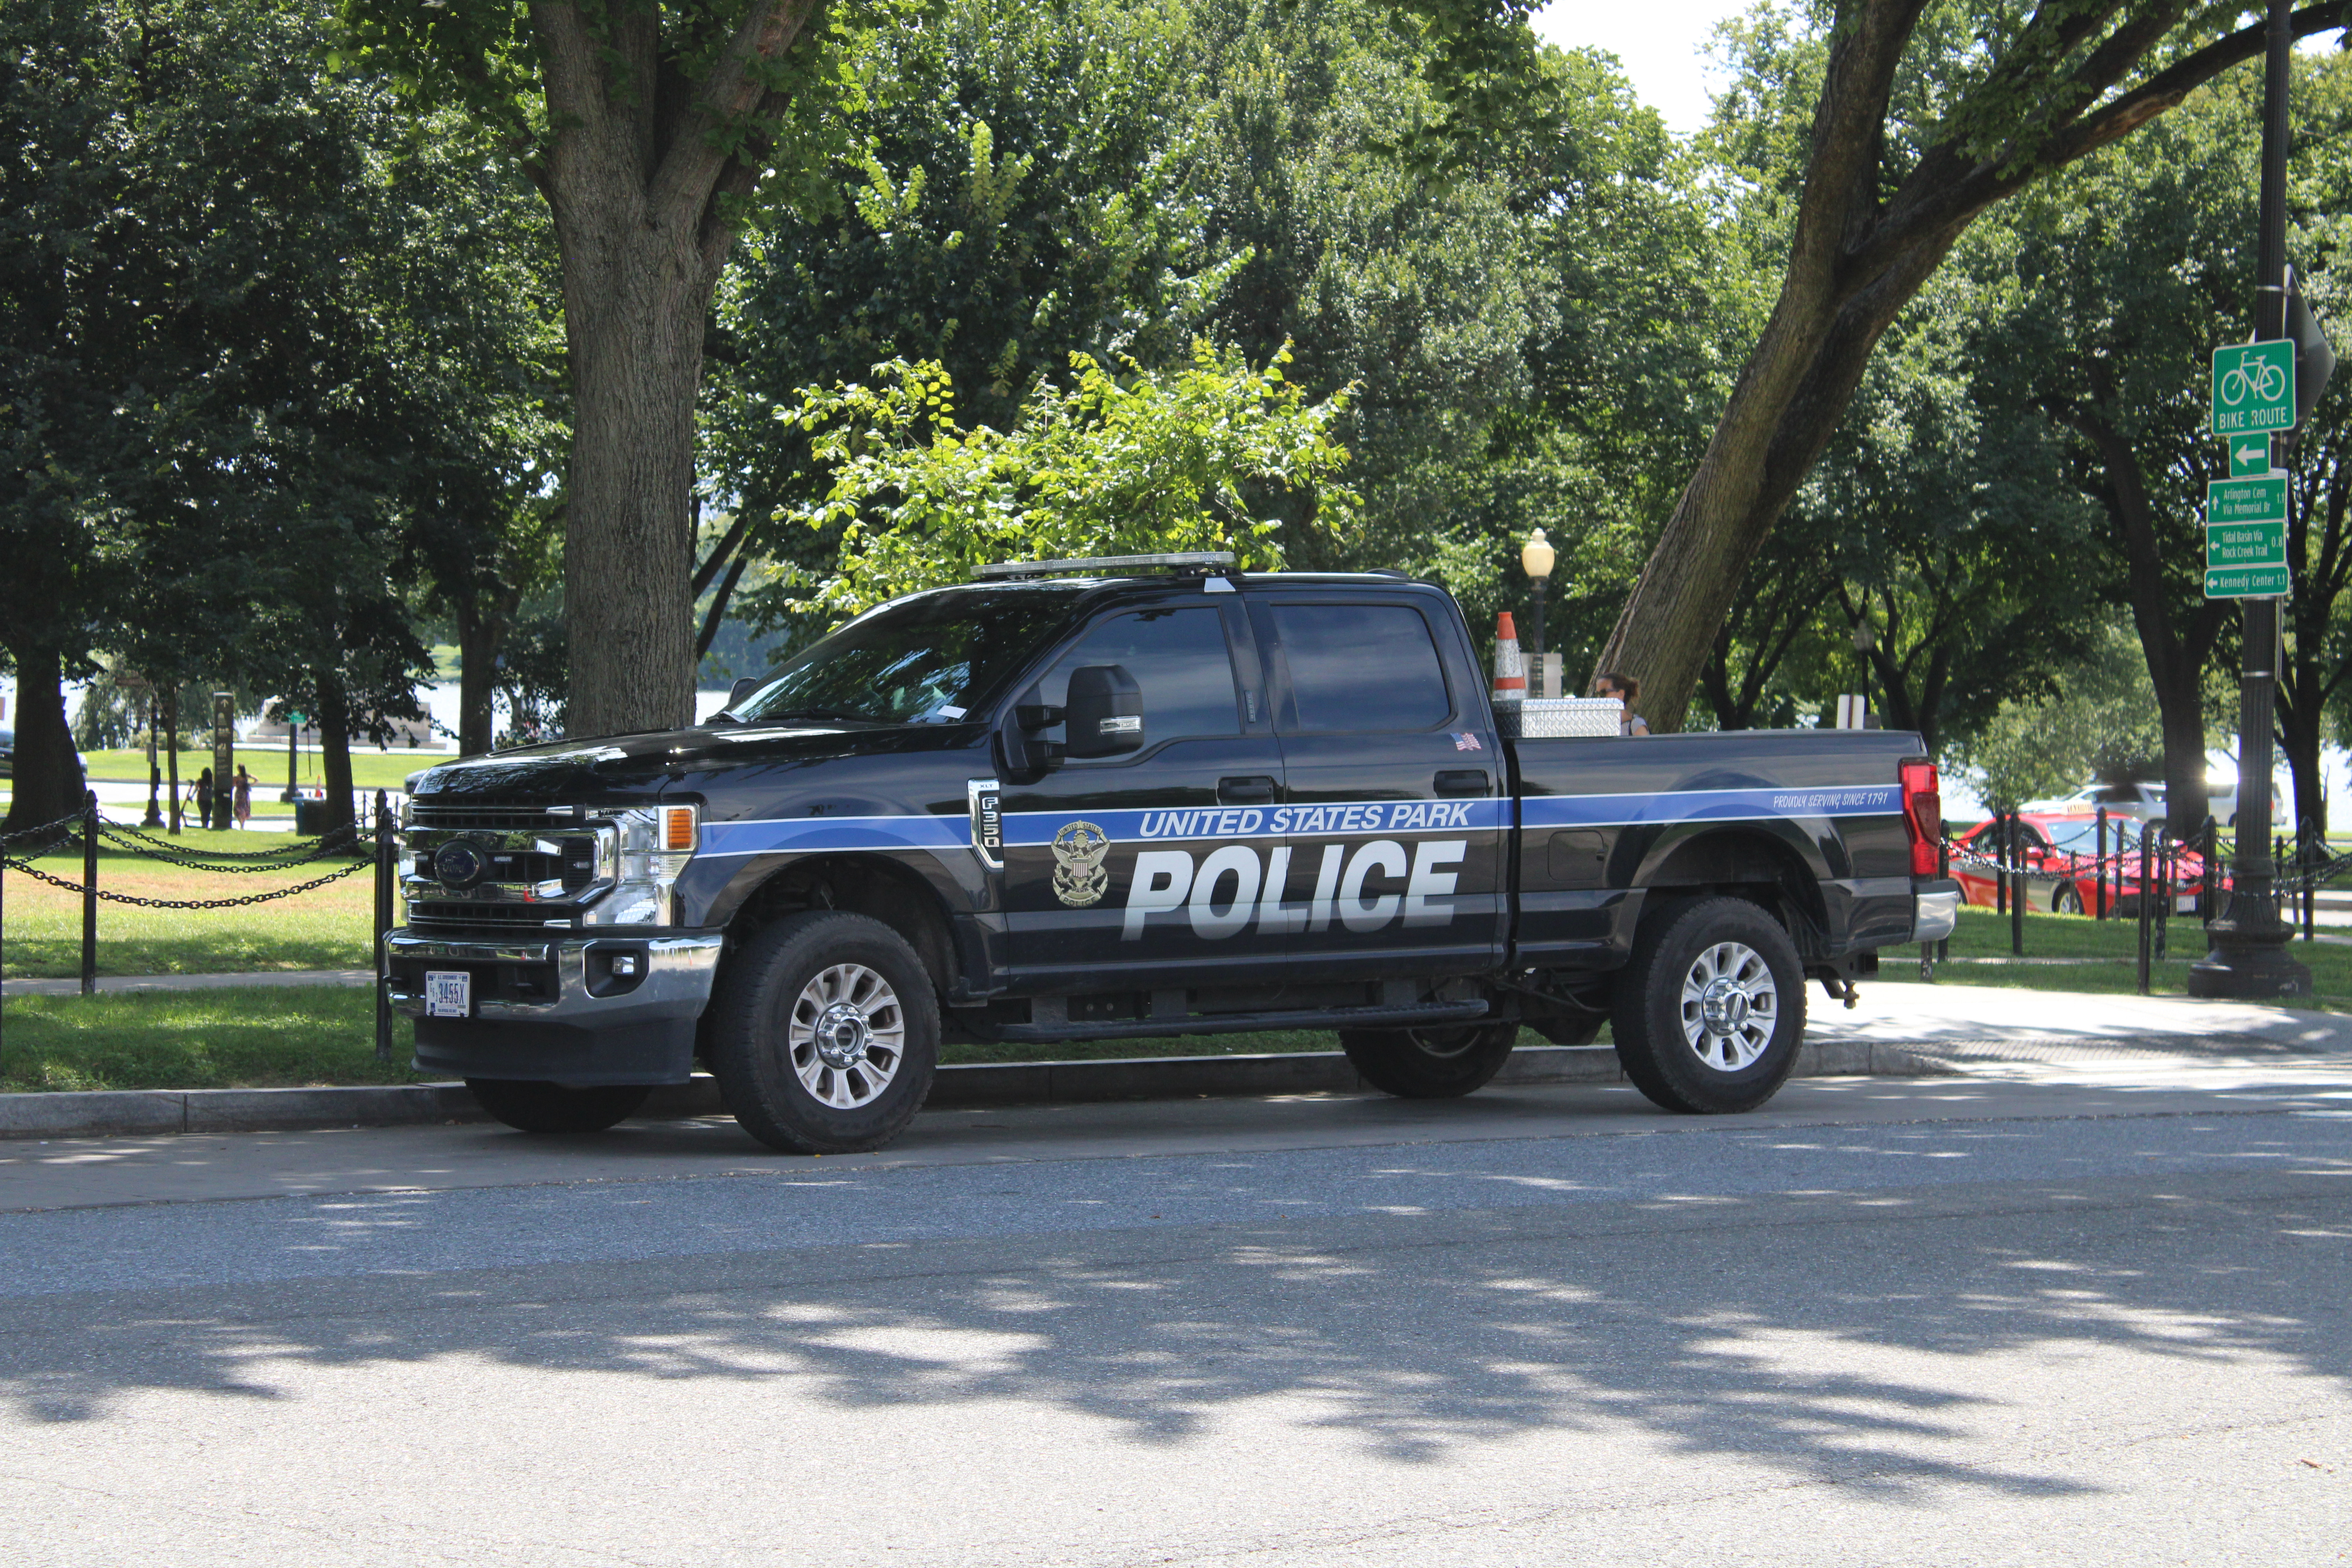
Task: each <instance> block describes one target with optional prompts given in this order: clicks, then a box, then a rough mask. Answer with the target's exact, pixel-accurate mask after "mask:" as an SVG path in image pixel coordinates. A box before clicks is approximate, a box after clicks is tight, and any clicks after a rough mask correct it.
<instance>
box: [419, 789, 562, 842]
mask: <svg viewBox="0 0 2352 1568" xmlns="http://www.w3.org/2000/svg"><path fill="white" fill-rule="evenodd" d="M582 815H583V814H582V812H581V810H580V808H579V807H577V806H570V805H532V804H530V803H527V802H523V801H502V800H474V799H464V798H455V797H448V796H440V797H436V796H428V795H416V796H412V797H411V798H410V800H409V803H408V820H409V825H410V826H413V827H430V828H434V829H436V830H438V831H442V832H465V831H467V830H468V829H486V830H488V831H489V832H493V833H534V832H543V831H545V830H546V829H548V828H551V827H569V826H572V824H574V823H576V822H578V821H580V820H581V818H582Z"/></svg>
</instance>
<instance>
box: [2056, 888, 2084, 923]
mask: <svg viewBox="0 0 2352 1568" xmlns="http://www.w3.org/2000/svg"><path fill="white" fill-rule="evenodd" d="M2050 907H2051V909H2052V910H2055V911H2056V912H2057V913H2059V914H2062V915H2079V914H2081V913H2082V912H2083V892H2082V889H2079V888H2077V887H2075V886H2074V883H2072V882H2061V883H2059V884H2058V890H2057V891H2056V892H2054V893H2053V894H2051V895H2050Z"/></svg>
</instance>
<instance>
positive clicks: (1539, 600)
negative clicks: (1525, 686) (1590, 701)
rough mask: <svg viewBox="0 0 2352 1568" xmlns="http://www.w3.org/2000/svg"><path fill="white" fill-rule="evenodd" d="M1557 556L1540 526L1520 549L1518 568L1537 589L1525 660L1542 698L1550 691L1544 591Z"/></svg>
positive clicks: (1530, 618) (1530, 620)
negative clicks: (1545, 654) (1533, 673)
mask: <svg viewBox="0 0 2352 1568" xmlns="http://www.w3.org/2000/svg"><path fill="white" fill-rule="evenodd" d="M1558 561H1559V552H1558V551H1556V550H1554V549H1553V548H1552V547H1551V541H1549V540H1548V539H1546V538H1545V537H1544V531H1543V530H1542V529H1540V528H1538V529H1537V530H1536V531H1534V532H1533V533H1531V534H1529V535H1528V542H1527V544H1526V545H1525V547H1524V548H1522V549H1521V550H1520V551H1519V567H1520V569H1521V570H1522V571H1524V572H1526V573H1527V574H1528V582H1530V583H1532V584H1535V590H1536V605H1535V613H1534V614H1533V615H1532V616H1529V617H1528V666H1529V668H1531V669H1533V670H1534V671H1535V672H1536V679H1537V682H1538V684H1537V687H1536V689H1537V691H1538V693H1539V694H1541V695H1543V696H1545V697H1549V696H1551V695H1552V694H1553V693H1552V687H1551V683H1550V681H1549V679H1547V675H1548V673H1549V671H1548V668H1547V667H1546V665H1545V663H1544V658H1543V645H1544V590H1545V589H1546V588H1548V587H1549V586H1550V585H1551V569H1552V566H1553V565H1554V563H1557V562H1558Z"/></svg>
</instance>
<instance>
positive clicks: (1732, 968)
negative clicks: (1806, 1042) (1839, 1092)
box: [1682, 942, 1780, 1072]
mask: <svg viewBox="0 0 2352 1568" xmlns="http://www.w3.org/2000/svg"><path fill="white" fill-rule="evenodd" d="M1682 1006H1683V1040H1684V1043H1685V1044H1686V1045H1688V1046H1689V1047H1690V1048H1691V1054H1692V1055H1694V1056H1696V1057H1697V1058H1698V1059H1699V1060H1700V1061H1701V1062H1703V1063H1705V1064H1706V1066H1707V1067H1709V1068H1713V1069H1714V1070H1715V1071H1717V1072H1738V1071H1739V1070H1740V1069H1741V1068H1748V1067H1752V1066H1754V1065H1755V1063H1756V1060H1757V1058H1759V1057H1761V1056H1762V1055H1763V1054H1764V1051H1765V1048H1766V1047H1769V1046H1770V1045H1771V1043H1772V1032H1773V1030H1774V1029H1775V1028H1777V1027H1778V1026H1780V985H1779V984H1777V983H1776V982H1774V980H1773V978H1772V968H1771V965H1769V964H1768V963H1765V962H1764V955H1763V954H1762V953H1760V952H1757V951H1756V950H1755V949H1754V948H1752V947H1749V946H1748V944H1747V943H1746V942H1714V943H1711V944H1710V945H1708V946H1706V947H1704V948H1702V949H1700V950H1699V954H1698V956H1697V958H1696V959H1694V960H1693V961H1692V962H1691V966H1690V973H1687V974H1685V975H1684V976H1683V997H1682Z"/></svg>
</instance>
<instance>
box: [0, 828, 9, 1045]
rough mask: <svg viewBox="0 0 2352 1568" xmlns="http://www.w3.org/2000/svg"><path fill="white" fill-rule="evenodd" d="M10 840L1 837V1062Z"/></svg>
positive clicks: (5, 1013) (5, 1003) (5, 1009)
mask: <svg viewBox="0 0 2352 1568" xmlns="http://www.w3.org/2000/svg"><path fill="white" fill-rule="evenodd" d="M7 1021H8V841H7V840H6V839H5V838H0V1064H5V1062H6V1061H7V1059H8V1022H7Z"/></svg>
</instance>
